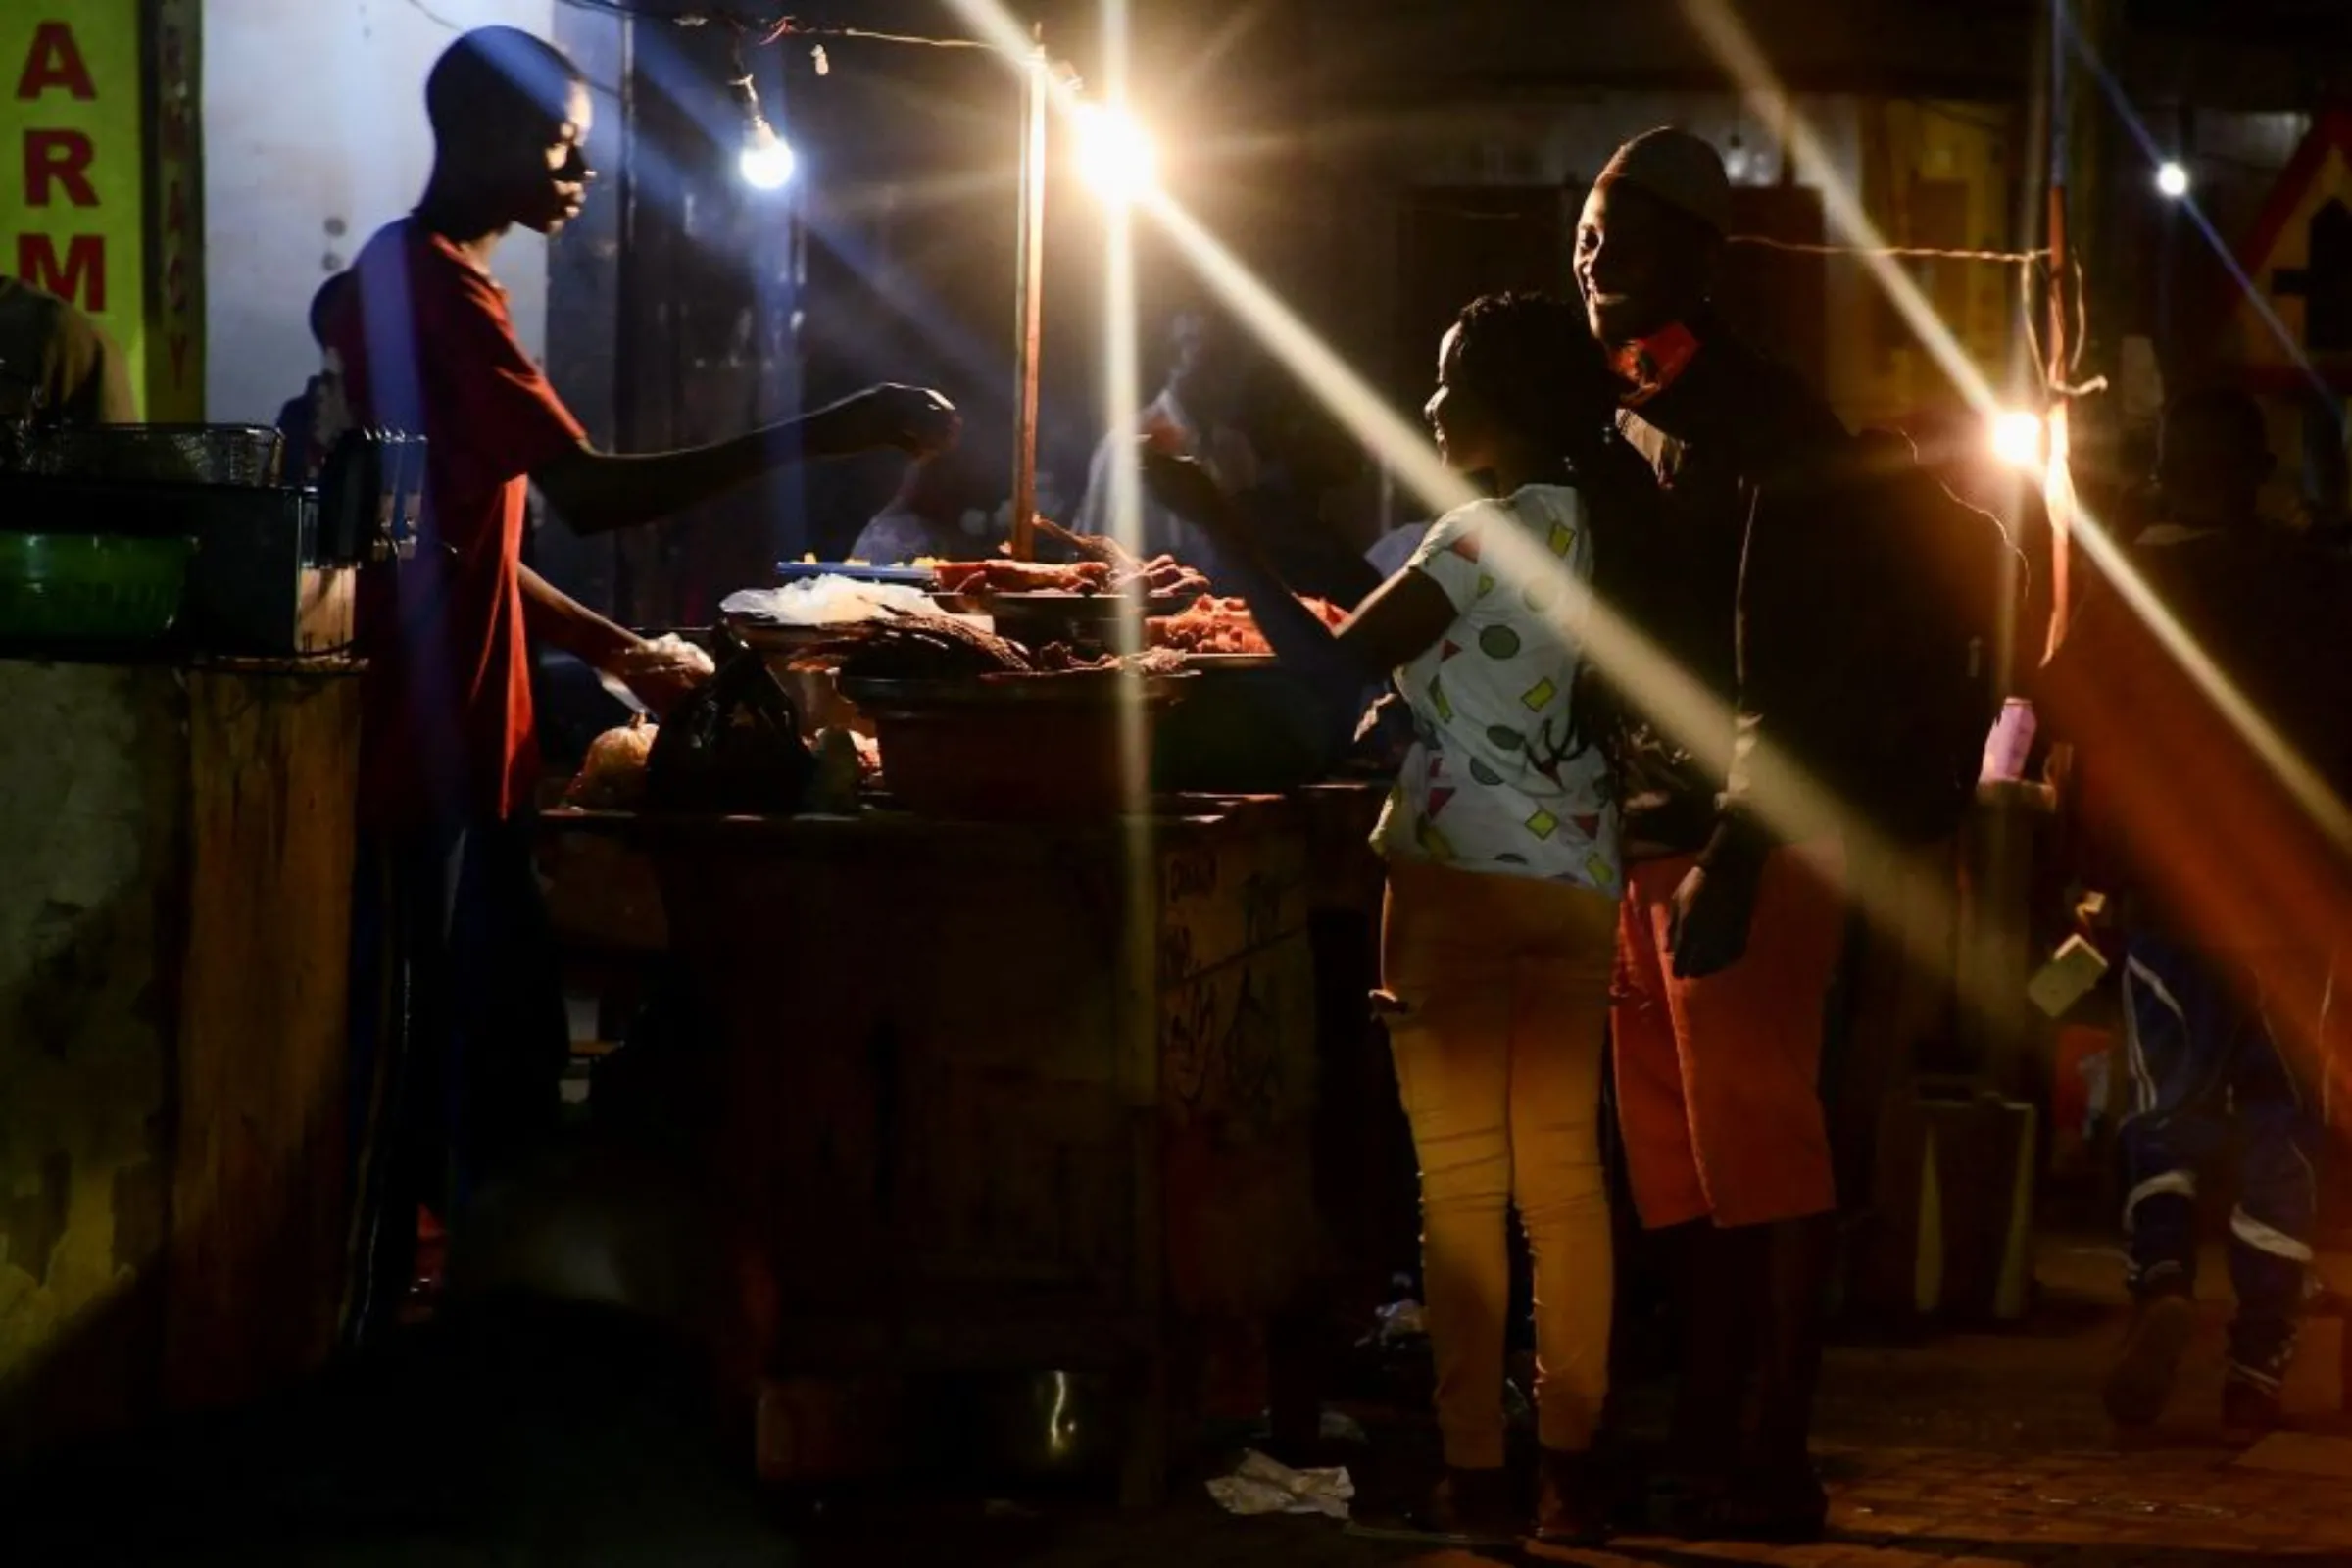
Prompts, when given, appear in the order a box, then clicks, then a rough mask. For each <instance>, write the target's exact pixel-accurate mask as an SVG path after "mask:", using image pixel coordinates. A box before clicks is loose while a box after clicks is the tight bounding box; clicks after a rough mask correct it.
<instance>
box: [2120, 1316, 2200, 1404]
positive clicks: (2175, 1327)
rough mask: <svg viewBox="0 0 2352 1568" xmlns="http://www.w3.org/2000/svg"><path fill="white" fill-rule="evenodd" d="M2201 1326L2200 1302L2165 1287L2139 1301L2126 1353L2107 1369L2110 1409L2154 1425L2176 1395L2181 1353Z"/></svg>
mask: <svg viewBox="0 0 2352 1568" xmlns="http://www.w3.org/2000/svg"><path fill="white" fill-rule="evenodd" d="M2196 1332H2197V1303H2196V1302H2195V1301H2192V1300H2190V1299H2188V1298H2187V1297H2185V1296H2180V1295H2177V1294H2172V1293H2167V1294H2165V1295H2163V1296H2157V1297H2153V1298H2150V1299H2148V1300H2145V1301H2143V1302H2141V1303H2140V1305H2139V1308H2138V1310H2137V1311H2135V1312H2134V1313H2133V1314H2132V1316H2131V1333H2130V1334H2129V1335H2128V1336H2126V1338H2125V1340H2124V1350H2123V1354H2121V1355H2119V1356H2118V1357H2116V1362H2115V1368H2114V1370H2113V1371H2111V1372H2109V1373H2108V1374H2107V1388H2106V1393H2105V1399H2106V1405H2107V1414H2108V1416H2109V1417H2110V1418H2111V1419H2112V1420H2113V1421H2114V1422H2115V1424H2116V1425H2118V1426H2122V1427H2152V1426H2154V1425H2155V1424H2156V1421H2157V1418H2158V1417H2159V1416H2161V1415H2163V1414H2164V1407H2165V1404H2166V1403H2167V1402H2168V1401H2169V1400H2170V1399H2171V1398H2172V1397H2173V1381H2174V1379H2175V1378H2177V1377H2179V1376H2180V1357H2181V1356H2182V1355H2183V1354H2185V1353H2186V1352H2187V1350H2188V1342H2189V1340H2190V1339H2191V1338H2193V1337H2194V1336H2195V1334H2196Z"/></svg>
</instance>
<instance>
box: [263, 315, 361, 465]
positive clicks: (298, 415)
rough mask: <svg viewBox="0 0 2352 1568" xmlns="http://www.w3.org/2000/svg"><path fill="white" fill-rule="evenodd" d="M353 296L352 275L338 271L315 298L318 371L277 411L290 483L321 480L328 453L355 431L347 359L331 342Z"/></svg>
mask: <svg viewBox="0 0 2352 1568" xmlns="http://www.w3.org/2000/svg"><path fill="white" fill-rule="evenodd" d="M350 292H351V274H350V273H349V272H337V273H335V274H334V275H333V276H332V277H330V278H328V279H327V280H326V281H325V282H323V283H321V284H319V291H318V292H317V293H316V294H313V295H312V296H311V339H312V341H313V342H315V343H317V344H318V345H319V373H318V374H317V375H314V376H312V377H311V378H310V380H309V382H308V383H307V384H305V385H304V387H303V389H302V394H301V396H299V397H292V398H288V399H287V400H286V403H285V406H284V407H283V408H281V409H279V410H278V411H277V433H278V434H279V435H281V436H283V437H285V442H286V445H285V451H284V453H283V455H282V460H281V463H280V466H279V468H278V476H279V478H280V479H281V480H282V481H283V482H284V483H287V484H308V483H310V482H311V481H312V480H314V479H316V478H318V477H319V469H320V468H322V467H324V466H325V465H326V455H327V454H328V453H329V452H331V451H333V450H334V446H335V442H336V441H337V440H338V439H340V438H341V436H342V434H343V432H344V431H346V430H348V429H350V428H351V405H350V404H349V403H348V402H347V401H346V400H345V398H344V395H343V359H342V356H341V355H339V354H337V353H336V352H335V351H334V350H333V349H332V348H331V347H329V346H328V345H327V341H326V323H327V322H328V321H329V320H330V319H333V316H334V313H335V312H336V311H337V310H338V309H339V308H340V307H341V303H342V300H343V296H344V295H346V294H348V293H350Z"/></svg>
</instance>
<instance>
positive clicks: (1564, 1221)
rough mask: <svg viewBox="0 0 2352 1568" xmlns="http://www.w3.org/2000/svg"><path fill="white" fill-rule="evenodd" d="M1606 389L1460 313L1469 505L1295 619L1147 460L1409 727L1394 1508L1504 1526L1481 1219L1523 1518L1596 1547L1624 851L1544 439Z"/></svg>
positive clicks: (1516, 1514) (1582, 419)
mask: <svg viewBox="0 0 2352 1568" xmlns="http://www.w3.org/2000/svg"><path fill="white" fill-rule="evenodd" d="M1612 407H1613V403H1612V399H1611V396H1610V393H1609V390H1608V386H1607V381H1606V377H1605V374H1604V371H1603V368H1602V366H1601V363H1600V360H1599V357H1598V351H1597V350H1595V349H1594V348H1593V345H1592V340H1591V335H1590V333H1589V332H1587V331H1586V330H1585V328H1584V324H1583V320H1582V318H1581V317H1580V316H1579V315H1578V314H1577V313H1576V312H1575V311H1574V310H1572V309H1571V308H1570V307H1568V306H1565V305H1563V304H1561V303H1560V302H1558V301H1556V300H1552V299H1548V298H1544V297H1542V296H1535V295H1501V296H1490V297H1488V298H1484V299H1481V300H1478V301H1477V302H1475V303H1474V304H1472V305H1471V306H1470V307H1469V308H1468V309H1466V310H1465V311H1463V312H1462V315H1461V318H1460V319H1459V320H1457V321H1456V322H1455V323H1454V326H1453V328H1452V329H1451V330H1450V331H1448V332H1447V333H1446V338H1445V341H1444V344H1443V345H1442V347H1441V349H1440V351H1439V362H1438V388H1437V392H1436V394H1435V395H1434V396H1432V397H1431V398H1430V400H1429V405H1428V408H1427V409H1426V410H1425V411H1424V412H1425V413H1426V415H1427V417H1428V419H1429V422H1430V425H1431V427H1432V428H1433V429H1434V430H1435V431H1436V433H1437V439H1438V446H1439V450H1440V451H1441V453H1442V454H1443V455H1444V457H1445V459H1446V463H1447V464H1448V466H1451V467H1453V468H1454V469H1456V470H1458V471H1460V472H1461V473H1463V474H1465V475H1468V476H1472V477H1473V478H1474V479H1475V480H1476V481H1477V482H1478V483H1479V484H1480V486H1481V488H1483V489H1484V490H1485V491H1486V492H1487V494H1488V496H1489V497H1490V499H1485V500H1479V501H1474V502H1471V503H1470V504H1468V505H1465V506H1462V507H1458V508H1456V509H1455V510H1453V511H1451V512H1449V513H1447V514H1446V515H1445V516H1443V517H1441V518H1439V519H1438V521H1437V522H1436V523H1435V524H1434V525H1433V526H1432V527H1431V528H1430V530H1429V532H1428V534H1427V536H1426V537H1425V538H1424V539H1423V540H1422V541H1421V544H1420V546H1419V548H1418V549H1417V550H1416V551H1415V552H1414V553H1413V556H1412V558H1411V560H1410V562H1409V563H1408V564H1406V565H1405V566H1404V567H1403V569H1401V570H1399V571H1398V572H1397V573H1396V575H1394V576H1393V577H1391V578H1390V579H1389V580H1388V581H1387V582H1386V583H1384V584H1383V585H1382V586H1381V587H1380V588H1379V589H1378V590H1377V591H1375V592H1374V593H1373V594H1372V595H1371V596H1370V597H1369V598H1367V599H1366V600H1365V601H1364V602H1363V604H1362V605H1361V606H1360V607H1359V608H1358V609H1357V610H1356V612H1355V613H1354V615H1353V617H1352V618H1351V619H1349V620H1348V622H1347V623H1346V624H1345V625H1343V626H1342V627H1341V628H1340V629H1339V630H1338V631H1337V632H1336V633H1335V632H1327V631H1325V630H1324V628H1323V627H1322V626H1321V625H1320V624H1319V623H1318V622H1316V621H1315V620H1314V618H1313V617H1312V616H1311V615H1310V614H1308V613H1305V612H1304V611H1302V610H1301V609H1300V608H1299V605H1298V603H1297V601H1296V600H1295V599H1294V598H1293V597H1292V596H1291V594H1290V593H1289V592H1288V591H1287V590H1286V588H1285V586H1284V585H1283V584H1282V583H1281V582H1280V581H1278V580H1277V579H1276V578H1275V576H1274V574H1273V573H1272V571H1271V570H1270V569H1268V568H1267V566H1266V565H1265V561H1264V555H1263V552H1262V551H1259V550H1256V549H1254V548H1252V541H1251V539H1250V537H1249V535H1248V532H1247V530H1246V529H1244V528H1242V527H1241V526H1240V525H1239V524H1238V523H1237V521H1236V519H1235V517H1234V515H1233V512H1232V509H1231V508H1230V507H1229V506H1228V505H1227V504H1225V502H1224V501H1223V499H1222V497H1221V496H1220V495H1219V493H1218V492H1217V491H1216V489H1215V487H1214V486H1213V485H1211V484H1208V483H1207V482H1205V476H1204V475H1201V474H1200V473H1198V472H1197V471H1195V470H1192V469H1190V468H1188V466H1186V465H1184V464H1182V463H1181V462H1176V461H1171V460H1167V459H1162V458H1157V457H1152V456H1150V455H1147V457H1146V460H1145V466H1146V475H1147V478H1148V480H1149V482H1150V483H1151V485H1152V490H1153V492H1154V494H1155V495H1157V496H1158V497H1159V498H1160V500H1161V501H1162V502H1163V503H1164V504H1166V505H1168V506H1169V507H1170V508H1171V509H1172V510H1174V511H1176V512H1177V513H1179V514H1180V515H1184V516H1186V517H1188V518H1190V519H1192V520H1194V521H1195V522H1197V523H1198V524H1199V525H1200V526H1201V527H1202V528H1203V529H1204V530H1206V531H1207V532H1208V533H1209V534H1210V536H1211V537H1212V539H1214V540H1215V541H1216V543H1217V544H1218V547H1219V550H1220V552H1221V553H1222V555H1223V556H1224V558H1225V559H1226V560H1227V562H1228V564H1230V565H1231V566H1233V567H1234V569H1235V573H1236V577H1237V579H1239V580H1242V582H1243V586H1244V587H1245V591H1246V597H1248V598H1249V600H1250V608H1251V610H1252V611H1253V612H1254V613H1255V614H1256V616H1257V618H1258V621H1259V624H1260V625H1261V626H1262V627H1263V629H1264V630H1265V633H1266V635H1267V638H1268V639H1269V640H1270V641H1271V642H1272V643H1273V645H1274V647H1275V648H1276V650H1277V651H1278V652H1279V653H1280V654H1281V656H1282V658H1283V660H1284V661H1285V662H1286V663H1289V664H1292V665H1293V666H1294V667H1297V668H1299V669H1300V670H1301V672H1303V673H1306V674H1308V675H1310V676H1328V677H1329V678H1330V679H1332V680H1333V681H1335V682H1337V681H1340V680H1354V681H1357V682H1359V685H1358V687H1357V689H1359V690H1360V689H1361V687H1360V682H1361V680H1362V678H1363V676H1364V675H1365V674H1366V673H1369V672H1372V671H1379V672H1381V673H1383V674H1385V675H1387V676H1388V677H1389V678H1391V679H1393V680H1394V681H1395V683H1396V687H1397V692H1398V693H1399V694H1400V696H1401V697H1402V698H1403V700H1404V701H1405V703H1407V704H1408V705H1409V706H1410V708H1411V711H1412V715H1413V720H1414V729H1415V732H1416V738H1415V741H1414V744H1413V746H1412V749H1411V751H1410V752H1409V754H1408V755H1407V757H1406V760H1405V763H1404V766H1403V768H1402V769H1401V771H1400V774H1399V776H1398V778H1397V787H1396V791H1395V793H1394V794H1393V795H1392V797H1391V798H1390V801H1389V807H1388V809H1387V811H1386V812H1385V813H1384V814H1383V816H1382V819H1381V824H1380V827H1379V829H1378V831H1377V833H1376V836H1375V843H1376V846H1377V848H1378V849H1379V850H1380V852H1381V854H1382V855H1383V856H1384V857H1385V858H1387V860H1388V862H1389V891H1388V909H1387V916H1386V920H1385V923H1384V929H1383V932H1382V956H1381V968H1382V986H1383V990H1382V991H1381V993H1380V994H1379V997H1378V998H1377V1001H1378V1004H1379V1005H1380V1006H1381V1008H1382V1009H1383V1011H1384V1012H1385V1013H1386V1014H1387V1019H1388V1024H1389V1036H1390V1041H1391V1044H1392V1047H1393V1049H1394V1051H1395V1054H1396V1062H1397V1082H1398V1085H1399V1087H1400V1089H1401V1091H1402V1095H1403V1100H1404V1108H1405V1113H1406V1116H1407V1118H1408V1119H1409V1120H1410V1122H1411V1124H1412V1131H1413V1142H1414V1146H1415V1148H1416V1150H1417V1152H1418V1153H1419V1156H1420V1162H1421V1210H1422V1223H1423V1236H1422V1254H1423V1268H1424V1273H1425V1276H1426V1281H1425V1293H1424V1294H1425V1296H1426V1298H1427V1301H1428V1320H1429V1330H1430V1336H1431V1340H1432V1343H1433V1346H1434V1348H1435V1351H1436V1356H1437V1364H1438V1389H1437V1403H1438V1422H1439V1426H1440V1428H1441V1429H1442V1431H1443V1433H1444V1437H1445V1446H1446V1476H1445V1478H1444V1480H1443V1481H1441V1482H1440V1483H1439V1485H1438V1487H1437V1489H1436V1491H1435V1492H1434V1494H1433V1495H1432V1496H1431V1498H1430V1502H1429V1505H1428V1507H1427V1509H1426V1510H1425V1511H1424V1514H1423V1516H1422V1517H1421V1518H1420V1519H1419V1520H1417V1521H1415V1522H1416V1524H1417V1525H1418V1526H1420V1527H1421V1528H1422V1529H1424V1530H1426V1531H1427V1532H1428V1533H1431V1534H1435V1535H1442V1536H1445V1537H1447V1538H1451V1539H1455V1540H1463V1541H1472V1542H1486V1541H1493V1540H1505V1541H1507V1540H1509V1539H1513V1538H1516V1537H1517V1536H1519V1535H1521V1534H1524V1533H1525V1526H1526V1516H1525V1514H1524V1513H1523V1512H1522V1511H1521V1509H1519V1508H1518V1507H1516V1506H1514V1504H1513V1499H1512V1498H1511V1497H1510V1496H1509V1495H1508V1489H1507V1486H1506V1484H1505V1481H1504V1475H1503V1468H1502V1466H1503V1411H1502V1383H1503V1345H1504V1329H1505V1312H1506V1304H1505V1303H1506V1302H1507V1300H1508V1299H1509V1295H1510V1290H1509V1285H1510V1281H1509V1269H1508V1264H1507V1236H1506V1230H1505V1223H1506V1222H1505V1213H1506V1211H1507V1210H1508V1209H1509V1208H1510V1207H1512V1206H1514V1205H1515V1206H1516V1207H1517V1209H1518V1211H1519V1216H1520V1220H1521V1223H1522V1225H1523V1226H1524V1227H1525V1230H1526V1232H1527V1237H1528V1242H1529V1248H1530V1250H1531V1251H1532V1252H1533V1254H1534V1258H1535V1269H1536V1303H1537V1305H1536V1341H1537V1348H1538V1366H1539V1374H1538V1376H1539V1381H1538V1388H1537V1396H1536V1405H1537V1414H1538V1425H1539V1429H1540V1436H1541V1438H1542V1440H1543V1445H1544V1484H1543V1488H1542V1493H1541V1495H1540V1497H1539V1499H1538V1502H1537V1510H1536V1517H1535V1521H1534V1522H1535V1527H1536V1532H1537V1534H1538V1535H1539V1536H1540V1537H1543V1538H1544V1539H1554V1540H1557V1539H1581V1538H1590V1537H1592V1536H1594V1535H1596V1534H1597V1533H1598V1532H1599V1531H1600V1529H1601V1527H1602V1523H1603V1514H1604V1509H1603V1498H1602V1496H1601V1489H1600V1488H1599V1487H1598V1486H1597V1484H1596V1478H1595V1476H1594V1475H1593V1466H1592V1464H1591V1461H1590V1450H1591V1448H1592V1445H1593V1431H1594V1427H1595V1425H1596V1423H1597V1422H1598V1420H1599V1417H1600V1409H1601V1401H1602V1397H1603V1396H1604V1395H1605V1393H1606V1392H1607V1373H1608V1343H1609V1312H1610V1300H1611V1289H1612V1281H1611V1273H1612V1270H1611V1259H1610V1246H1609V1215H1608V1202H1607V1198H1606V1195H1605V1193H1604V1191H1603V1186H1602V1179H1601V1165H1600V1152H1599V1137H1598V1115H1599V1102H1600V1074H1601V1062H1602V1054H1603V1044H1604V1039H1605V1032H1606V1024H1607V1017H1608V1006H1609V979H1610V962H1611V954H1612V951H1613V947H1614V943H1615V932H1616V921H1617V903H1618V897H1619V894H1620V892H1621V890H1622V887H1623V880H1624V866H1623V861H1622V858H1621V855H1620V850H1619V845H1618V812H1617V804H1616V800H1615V792H1614V789H1613V772H1612V767H1611V763H1610V755H1609V748H1607V747H1606V746H1604V745H1602V744H1600V741H1601V739H1602V732H1603V730H1604V729H1605V728H1606V717H1605V712H1604V708H1603V705H1602V704H1601V703H1600V702H1599V701H1598V700H1597V699H1596V694H1595V691H1594V685H1595V683H1594V681H1593V679H1591V678H1590V676H1591V672H1590V670H1589V669H1588V667H1587V663H1586V660H1585V657H1584V651H1583V649H1584V638H1585V632H1586V629H1587V622H1588V619H1589V614H1590V607H1591V604H1592V602H1593V593H1592V589H1591V584H1592V579H1593V560H1594V550H1593V533H1592V526H1591V520H1592V519H1591V515H1590V510H1589V508H1588V506H1587V504H1586V499H1585V497H1584V496H1583V495H1582V494H1580V492H1579V490H1578V489H1577V487H1576V484H1575V477H1574V474H1573V471H1572V469H1571V466H1570V458H1569V455H1570V454H1571V453H1573V452H1576V451H1578V450H1579V449H1580V448H1585V447H1586V446H1587V444H1588V443H1594V442H1597V441H1599V440H1601V439H1602V436H1601V434H1600V432H1602V431H1604V430H1605V429H1606V428H1607V426H1608V422H1609V417H1610V414H1609V411H1610V409H1611V408H1612Z"/></svg>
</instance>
